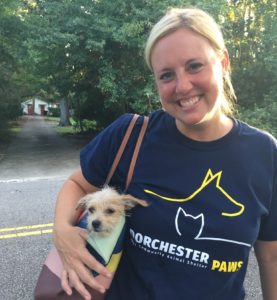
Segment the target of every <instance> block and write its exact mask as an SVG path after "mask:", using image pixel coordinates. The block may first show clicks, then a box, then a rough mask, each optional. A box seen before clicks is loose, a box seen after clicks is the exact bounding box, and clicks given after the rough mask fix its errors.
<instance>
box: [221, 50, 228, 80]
mask: <svg viewBox="0 0 277 300" xmlns="http://www.w3.org/2000/svg"><path fill="white" fill-rule="evenodd" d="M221 66H222V73H223V75H225V74H226V73H228V71H229V68H230V60H229V54H228V51H227V49H224V50H223V56H222V58H221Z"/></svg>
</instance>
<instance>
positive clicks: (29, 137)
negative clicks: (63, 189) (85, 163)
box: [0, 116, 88, 181]
mask: <svg viewBox="0 0 277 300" xmlns="http://www.w3.org/2000/svg"><path fill="white" fill-rule="evenodd" d="M86 142H88V140H84V139H81V140H80V139H77V138H75V139H74V138H70V139H68V138H66V137H64V136H62V135H59V134H58V133H56V131H55V130H54V128H53V126H52V125H51V124H49V123H48V122H45V119H44V118H43V117H38V116H25V117H23V122H22V130H21V132H20V133H19V134H17V135H16V136H14V138H13V139H12V141H11V143H10V145H9V147H8V149H7V153H6V154H5V156H4V157H3V159H2V160H1V161H0V181H7V180H10V181H12V180H28V179H35V178H40V179H41V178H53V177H64V176H68V175H69V174H70V173H71V172H72V171H73V170H75V169H76V168H78V167H79V152H80V149H81V148H82V146H84V145H85V144H86Z"/></svg>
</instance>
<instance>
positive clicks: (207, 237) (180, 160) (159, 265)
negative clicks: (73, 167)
mask: <svg viewBox="0 0 277 300" xmlns="http://www.w3.org/2000/svg"><path fill="white" fill-rule="evenodd" d="M145 57H146V62H147V64H148V66H149V68H150V69H151V70H152V72H153V74H154V77H155V81H156V86H157V90H158V93H159V96H160V99H161V105H162V109H161V110H158V111H156V112H154V113H152V114H150V116H149V117H150V118H149V126H148V129H147V132H146V135H145V137H144V140H143V144H142V147H141V150H140V154H139V158H138V161H137V165H136V170H135V173H134V177H133V181H132V184H131V185H130V188H129V190H128V193H130V194H132V195H134V196H135V197H138V198H141V199H145V200H147V201H149V202H150V203H151V205H150V206H149V207H148V208H137V209H134V211H133V213H132V214H131V217H130V218H129V219H128V222H127V223H128V224H127V225H128V230H127V235H126V243H125V248H124V253H123V257H122V259H121V262H120V265H119V269H118V271H117V273H116V275H115V278H114V280H113V283H112V286H111V288H110V290H109V292H108V295H107V298H106V299H108V300H129V299H132V300H136V299H138V300H141V299H150V300H165V299H174V300H184V299H188V300H203V299H205V300H206V299H217V300H222V299H224V300H234V299H236V300H239V299H244V297H245V292H244V289H243V281H244V277H245V273H246V269H247V262H248V257H249V252H250V250H251V248H252V247H253V246H254V247H255V250H256V255H257V259H258V262H259V266H260V274H261V282H262V288H263V295H264V299H266V300H276V299H277V284H276V282H277V231H276V228H277V191H276V186H277V185H276V180H277V179H276V176H277V146H276V140H275V139H274V138H273V137H272V136H270V135H269V134H267V133H264V132H262V131H260V130H258V129H255V128H253V127H250V126H248V125H247V124H245V123H243V122H241V121H239V120H237V119H235V118H234V117H232V111H233V105H234V99H235V94H234V90H233V87H232V84H231V81H230V65H229V57H228V52H227V50H226V47H225V44H224V40H223V37H222V33H221V31H220V29H219V27H218V25H217V24H216V23H215V21H214V20H213V19H212V18H211V17H210V16H209V15H208V14H207V13H205V12H203V11H201V10H198V9H172V10H170V11H169V12H168V13H167V14H166V15H165V16H164V17H163V18H162V19H161V20H160V21H159V22H158V23H157V24H156V25H155V26H154V27H153V29H152V31H151V33H150V36H149V39H148V41H147V44H146V48H145ZM130 118H131V115H129V114H126V115H123V116H122V117H121V118H119V119H118V120H116V121H115V122H114V123H113V124H111V125H110V126H109V127H108V128H106V129H105V130H104V131H103V132H101V133H100V134H99V135H98V136H97V137H96V138H95V139H94V140H92V142H91V143H90V144H89V145H88V146H87V147H85V148H84V149H83V150H82V152H81V171H77V172H76V173H74V174H73V175H72V176H71V177H70V179H69V180H67V182H66V183H65V185H64V187H63V188H62V190H61V192H60V194H59V197H58V201H57V207H56V217H55V244H56V246H57V249H58V250H59V253H60V255H61V257H62V260H63V262H64V273H63V279H62V285H63V287H64V289H65V291H66V292H67V293H68V294H70V293H71V291H72V287H73V288H75V289H76V290H77V291H79V293H80V294H81V295H82V296H83V297H84V299H90V295H89V293H88V291H87V289H86V288H85V286H84V283H85V284H88V285H90V286H91V287H94V288H96V289H98V290H99V291H103V287H101V286H100V285H99V284H97V283H96V282H95V280H94V279H93V277H92V276H91V275H90V272H89V270H88V269H94V270H96V271H97V272H98V273H101V274H103V275H106V276H107V277H108V276H109V272H108V271H107V270H106V269H105V268H104V267H103V266H101V265H100V264H99V263H97V262H96V261H95V259H94V258H93V257H91V256H90V255H89V254H88V252H87V251H86V249H85V247H84V244H85V241H84V237H85V234H83V232H81V231H80V230H79V229H77V228H74V227H73V224H74V222H75V214H74V208H75V205H76V202H77V201H78V199H79V198H80V196H82V195H83V194H84V193H88V192H91V191H94V190H97V189H98V188H100V187H101V186H102V185H103V182H104V180H105V177H106V175H107V172H108V170H109V168H110V164H111V162H112V161H113V156H114V155H115V153H116V149H117V147H118V146H119V144H120V141H121V137H122V136H123V134H124V131H125V129H126V127H127V124H128V122H129V120H130ZM138 128H139V126H138ZM135 136H136V133H135V134H134V137H132V138H131V142H130V147H129V148H128V149H127V152H126V153H125V154H124V158H123V161H122V162H121V163H120V165H119V168H118V170H117V172H116V173H115V176H114V178H113V179H112V185H114V186H115V187H117V188H118V189H119V190H123V189H124V181H125V176H126V170H127V168H128V164H129V161H130V155H131V153H132V145H133V144H134V142H135ZM107 158H109V159H107Z"/></svg>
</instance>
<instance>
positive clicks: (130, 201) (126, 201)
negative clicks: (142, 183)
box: [122, 195, 149, 210]
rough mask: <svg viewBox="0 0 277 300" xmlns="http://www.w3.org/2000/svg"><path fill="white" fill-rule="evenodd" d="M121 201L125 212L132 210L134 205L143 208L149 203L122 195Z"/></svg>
mask: <svg viewBox="0 0 277 300" xmlns="http://www.w3.org/2000/svg"><path fill="white" fill-rule="evenodd" d="M122 200H123V202H124V206H125V209H126V210H129V209H132V208H133V207H135V206H136V205H138V204H139V205H142V206H144V207H146V206H148V205H149V203H148V202H146V201H144V200H141V199H138V198H136V197H133V196H132V195H122Z"/></svg>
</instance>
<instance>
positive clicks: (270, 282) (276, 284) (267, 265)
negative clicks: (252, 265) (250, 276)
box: [255, 241, 277, 300]
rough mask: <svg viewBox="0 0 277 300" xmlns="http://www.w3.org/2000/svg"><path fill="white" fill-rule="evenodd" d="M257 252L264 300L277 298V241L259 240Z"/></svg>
mask: <svg viewBox="0 0 277 300" xmlns="http://www.w3.org/2000/svg"><path fill="white" fill-rule="evenodd" d="M255 253H256V257H257V260H258V264H259V269H260V277H261V285H262V290H263V299H264V300H276V299H277V241H272V242H269V241H257V242H256V244H255Z"/></svg>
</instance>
